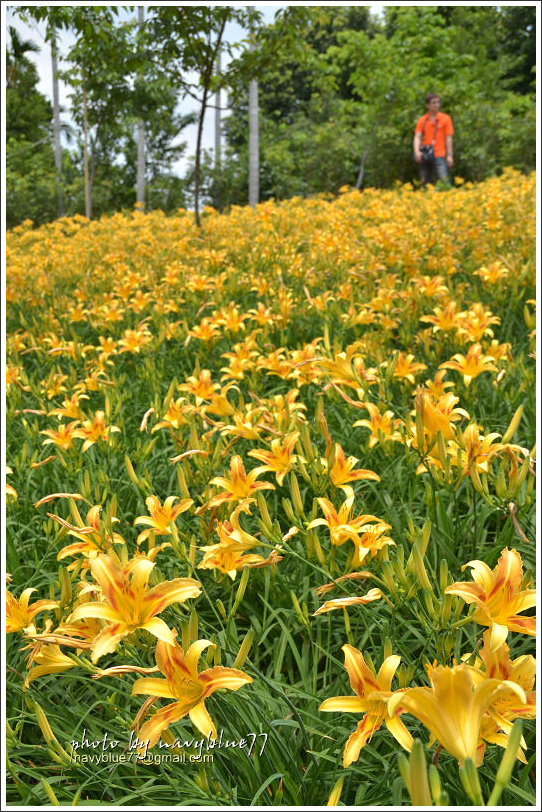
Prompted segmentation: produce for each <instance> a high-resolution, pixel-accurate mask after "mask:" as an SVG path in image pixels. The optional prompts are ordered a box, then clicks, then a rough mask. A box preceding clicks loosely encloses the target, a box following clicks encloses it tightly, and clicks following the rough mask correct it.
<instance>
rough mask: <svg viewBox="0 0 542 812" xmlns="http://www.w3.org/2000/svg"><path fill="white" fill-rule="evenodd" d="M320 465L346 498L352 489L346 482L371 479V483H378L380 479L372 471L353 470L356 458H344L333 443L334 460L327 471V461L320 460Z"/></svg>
mask: <svg viewBox="0 0 542 812" xmlns="http://www.w3.org/2000/svg"><path fill="white" fill-rule="evenodd" d="M321 462H322V465H323V466H324V470H325V471H326V472H327V473H329V477H330V479H331V481H332V482H333V484H334V485H335V486H336V487H337V488H341V489H342V490H343V491H344V492H345V493H346V494H347V496H350V495H351V493H352V488H351V487H350V486H349V485H348V484H347V483H348V482H356V481H357V480H358V479H371V480H372V481H373V482H380V477H379V476H378V474H375V472H374V471H369V470H368V469H366V468H354V466H355V464H356V463H357V462H359V460H358V459H357V457H348V458H347V457H345V456H344V451H343V448H342V446H341V445H340V444H339V443H335V460H334V462H333V465H332V466H331V470H329V463H328V460H327V459H325V458H322V460H321Z"/></svg>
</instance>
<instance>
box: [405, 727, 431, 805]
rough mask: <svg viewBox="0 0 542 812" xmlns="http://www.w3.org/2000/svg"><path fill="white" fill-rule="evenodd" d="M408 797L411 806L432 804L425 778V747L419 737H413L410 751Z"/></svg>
mask: <svg viewBox="0 0 542 812" xmlns="http://www.w3.org/2000/svg"><path fill="white" fill-rule="evenodd" d="M409 761H410V770H409V773H410V792H409V794H410V798H411V800H412V806H414V807H418V806H432V805H433V804H432V803H431V793H430V792H429V781H428V779H427V762H426V760H425V749H424V746H423V744H422V742H421V741H420V740H419V739H414V741H413V743H412V750H411V751H410V759H409Z"/></svg>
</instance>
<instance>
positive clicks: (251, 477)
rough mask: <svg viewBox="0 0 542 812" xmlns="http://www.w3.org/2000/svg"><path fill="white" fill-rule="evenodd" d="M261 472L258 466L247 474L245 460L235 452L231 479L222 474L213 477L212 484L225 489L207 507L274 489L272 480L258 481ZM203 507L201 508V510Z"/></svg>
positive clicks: (231, 466)
mask: <svg viewBox="0 0 542 812" xmlns="http://www.w3.org/2000/svg"><path fill="white" fill-rule="evenodd" d="M259 474H260V472H259V471H258V469H257V468H255V469H254V470H252V471H250V472H249V473H248V474H247V472H246V471H245V466H244V465H243V460H242V459H241V457H240V456H239V455H238V454H235V455H234V456H233V457H232V459H231V462H230V479H228V478H227V477H222V476H217V477H214V479H211V482H210V484H211V485H218V486H219V487H220V488H222V489H223V491H222V493H219V494H217V495H216V496H214V497H212V499H210V500H209V501H208V502H207V505H205V507H208V508H209V507H216V506H217V505H222V504H223V503H224V502H240V501H241V500H243V499H247V497H251V496H252V495H253V494H254V493H256V491H260V490H266V489H271V490H273V491H274V490H275V486H274V485H273V484H272V483H271V482H256V479H257V478H258V476H259ZM201 509H202V508H199V510H200V511H201Z"/></svg>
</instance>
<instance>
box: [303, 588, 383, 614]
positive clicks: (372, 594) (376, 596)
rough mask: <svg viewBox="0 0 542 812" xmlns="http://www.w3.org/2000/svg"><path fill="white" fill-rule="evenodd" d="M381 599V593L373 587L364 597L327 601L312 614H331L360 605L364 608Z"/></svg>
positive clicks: (356, 596) (354, 596) (357, 596)
mask: <svg viewBox="0 0 542 812" xmlns="http://www.w3.org/2000/svg"><path fill="white" fill-rule="evenodd" d="M381 597H382V592H381V591H380V589H378V587H376V586H375V587H373V588H372V589H370V590H369V591H368V592H367V594H366V595H353V596H352V597H350V598H332V599H331V600H329V601H325V602H324V603H323V604H322V606H320V607H319V608H318V609H317V610H316V612H314V613H313V614H314V615H315V616H316V615H323V614H324V613H325V612H333V611H334V610H335V609H345V608H346V607H347V606H358V605H360V604H361V605H362V606H365V605H366V604H367V603H372V602H373V601H378V600H380V598H381Z"/></svg>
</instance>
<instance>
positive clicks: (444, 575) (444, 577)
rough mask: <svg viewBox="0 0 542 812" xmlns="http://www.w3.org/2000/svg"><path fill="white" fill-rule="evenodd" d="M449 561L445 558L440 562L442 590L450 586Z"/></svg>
mask: <svg viewBox="0 0 542 812" xmlns="http://www.w3.org/2000/svg"><path fill="white" fill-rule="evenodd" d="M448 574H449V573H448V562H447V561H446V559H445V558H443V559H442V561H441V562H440V572H439V586H440V591H441V592H444V590H445V589H446V587H447V586H448Z"/></svg>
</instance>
